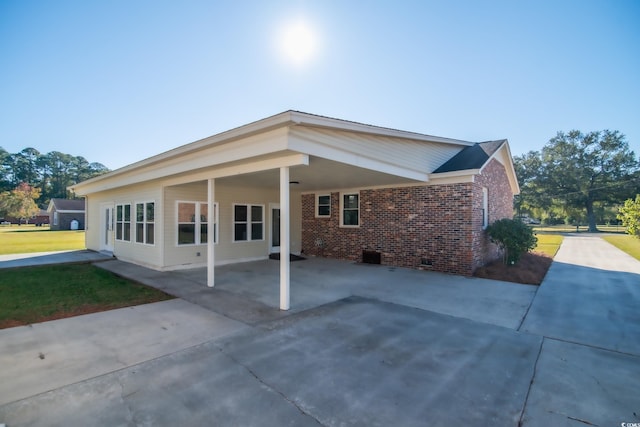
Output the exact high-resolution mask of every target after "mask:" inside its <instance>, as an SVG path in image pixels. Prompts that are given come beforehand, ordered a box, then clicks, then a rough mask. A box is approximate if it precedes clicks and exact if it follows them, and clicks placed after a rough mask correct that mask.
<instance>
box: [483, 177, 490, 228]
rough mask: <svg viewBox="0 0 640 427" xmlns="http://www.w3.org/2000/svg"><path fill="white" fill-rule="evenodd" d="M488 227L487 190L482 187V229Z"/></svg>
mask: <svg viewBox="0 0 640 427" xmlns="http://www.w3.org/2000/svg"><path fill="white" fill-rule="evenodd" d="M488 226H489V190H487V188H486V187H482V229H485V228H487V227H488Z"/></svg>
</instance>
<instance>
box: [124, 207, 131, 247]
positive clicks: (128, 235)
mask: <svg viewBox="0 0 640 427" xmlns="http://www.w3.org/2000/svg"><path fill="white" fill-rule="evenodd" d="M125 213H126V210H125ZM122 238H123V240H126V241H127V242H129V241H131V223H130V222H125V223H124V232H123V236H122Z"/></svg>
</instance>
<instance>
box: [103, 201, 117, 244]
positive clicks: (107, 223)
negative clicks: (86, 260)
mask: <svg viewBox="0 0 640 427" xmlns="http://www.w3.org/2000/svg"><path fill="white" fill-rule="evenodd" d="M113 213H114V208H113V203H101V204H100V250H101V251H106V252H113V228H114V227H113V225H114V221H115V218H114V217H113Z"/></svg>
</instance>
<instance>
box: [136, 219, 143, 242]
mask: <svg viewBox="0 0 640 427" xmlns="http://www.w3.org/2000/svg"><path fill="white" fill-rule="evenodd" d="M136 242H138V243H144V224H143V223H141V222H137V223H136Z"/></svg>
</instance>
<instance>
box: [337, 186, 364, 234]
mask: <svg viewBox="0 0 640 427" xmlns="http://www.w3.org/2000/svg"><path fill="white" fill-rule="evenodd" d="M340 225H342V226H343V227H358V226H359V225H360V194H358V193H354V194H343V195H342V218H341V224H340Z"/></svg>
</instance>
